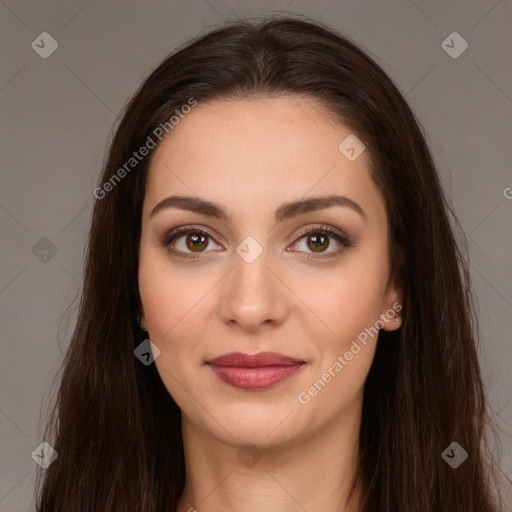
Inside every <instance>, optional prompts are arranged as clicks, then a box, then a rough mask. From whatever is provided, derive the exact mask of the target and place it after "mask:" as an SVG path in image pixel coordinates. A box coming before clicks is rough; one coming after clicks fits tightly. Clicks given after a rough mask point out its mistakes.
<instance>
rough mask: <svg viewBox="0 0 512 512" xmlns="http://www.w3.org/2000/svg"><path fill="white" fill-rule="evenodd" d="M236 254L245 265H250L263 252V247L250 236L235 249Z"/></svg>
mask: <svg viewBox="0 0 512 512" xmlns="http://www.w3.org/2000/svg"><path fill="white" fill-rule="evenodd" d="M236 252H237V254H238V255H239V256H240V257H241V258H242V259H243V260H244V261H245V262H246V263H252V262H253V261H255V260H256V258H258V257H259V256H260V254H261V253H262V252H263V247H262V246H261V245H260V244H259V243H258V242H257V241H256V240H255V239H254V238H253V237H252V236H248V237H246V238H244V240H243V241H242V243H241V244H240V245H239V246H238V247H237V248H236Z"/></svg>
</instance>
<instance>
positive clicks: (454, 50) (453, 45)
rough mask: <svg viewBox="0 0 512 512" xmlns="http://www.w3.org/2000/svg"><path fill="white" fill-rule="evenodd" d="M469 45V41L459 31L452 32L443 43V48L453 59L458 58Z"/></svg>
mask: <svg viewBox="0 0 512 512" xmlns="http://www.w3.org/2000/svg"><path fill="white" fill-rule="evenodd" d="M468 46H469V45H468V42H467V41H466V40H465V39H464V38H463V37H462V36H461V35H460V34H459V33H458V32H452V33H451V34H450V35H449V36H448V37H447V38H446V39H445V40H444V41H443V42H442V43H441V48H442V49H443V50H444V51H445V52H446V53H447V54H448V55H449V56H450V57H451V58H452V59H458V58H459V57H460V56H461V55H462V54H463V53H464V52H465V51H466V50H467V49H468Z"/></svg>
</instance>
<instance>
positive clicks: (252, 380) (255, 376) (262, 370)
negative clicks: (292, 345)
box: [209, 363, 304, 389]
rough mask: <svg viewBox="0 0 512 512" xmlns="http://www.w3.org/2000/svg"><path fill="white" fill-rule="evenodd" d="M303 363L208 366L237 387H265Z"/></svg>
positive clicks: (279, 380)
mask: <svg viewBox="0 0 512 512" xmlns="http://www.w3.org/2000/svg"><path fill="white" fill-rule="evenodd" d="M303 364H304V363H298V364H293V365H282V366H261V367H258V368H242V367H239V366H216V365H213V364H210V365H209V366H210V368H211V369H212V370H213V371H214V373H215V375H217V377H218V378H219V379H220V380H222V381H224V382H226V383H227V384H230V385H231V386H233V387H235V388H239V389H267V388H269V387H271V386H274V385H275V384H277V383H278V382H281V381H283V380H285V379H287V378H288V377H291V376H292V375H293V374H294V373H295V372H297V371H298V370H299V369H300V368H301V366H302V365H303Z"/></svg>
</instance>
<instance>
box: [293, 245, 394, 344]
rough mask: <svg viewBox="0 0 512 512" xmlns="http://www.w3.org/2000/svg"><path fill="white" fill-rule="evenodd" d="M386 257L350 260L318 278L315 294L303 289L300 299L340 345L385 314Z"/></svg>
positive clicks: (348, 341)
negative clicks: (383, 307)
mask: <svg viewBox="0 0 512 512" xmlns="http://www.w3.org/2000/svg"><path fill="white" fill-rule="evenodd" d="M386 265H387V260H386V258H382V259H379V258H365V257H364V255H358V256H355V257H353V258H351V259H350V261H349V259H348V258H347V261H346V262H345V264H344V265H341V266H340V268H339V270H338V271H336V272H333V273H331V274H330V275H329V276H325V279H319V280H318V281H317V282H316V286H315V287H314V291H312V288H311V287H309V288H306V287H305V288H304V290H303V291H302V292H301V296H302V297H304V302H306V303H307V304H308V305H311V310H313V311H314V312H315V313H316V315H317V317H318V318H319V319H320V320H321V321H322V322H323V323H324V324H325V325H326V326H328V327H329V331H327V333H329V332H330V335H329V336H328V339H330V340H332V339H333V336H335V337H336V339H338V340H339V342H340V343H341V344H346V343H349V344H350V341H351V340H352V339H354V338H355V337H356V336H357V335H358V334H359V333H360V332H362V331H364V329H365V328H367V327H370V326H373V325H374V324H375V322H376V321H377V320H378V319H379V315H380V314H381V313H382V305H383V299H384V293H385V287H386V280H387V267H386Z"/></svg>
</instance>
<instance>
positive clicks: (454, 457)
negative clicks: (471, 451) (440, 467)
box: [441, 441, 468, 469]
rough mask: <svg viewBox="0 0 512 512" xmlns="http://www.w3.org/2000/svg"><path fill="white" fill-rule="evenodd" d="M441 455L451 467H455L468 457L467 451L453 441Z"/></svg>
mask: <svg viewBox="0 0 512 512" xmlns="http://www.w3.org/2000/svg"><path fill="white" fill-rule="evenodd" d="M441 457H442V459H443V460H444V461H445V462H446V463H447V464H448V465H450V466H451V467H452V468H453V469H457V468H458V467H459V466H460V465H461V464H462V463H463V462H464V461H465V460H466V459H467V458H468V452H467V451H466V450H464V448H462V446H461V445H460V444H459V443H456V442H455V441H454V442H453V443H452V444H451V445H450V446H448V447H447V448H446V449H445V450H444V452H443V453H441Z"/></svg>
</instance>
